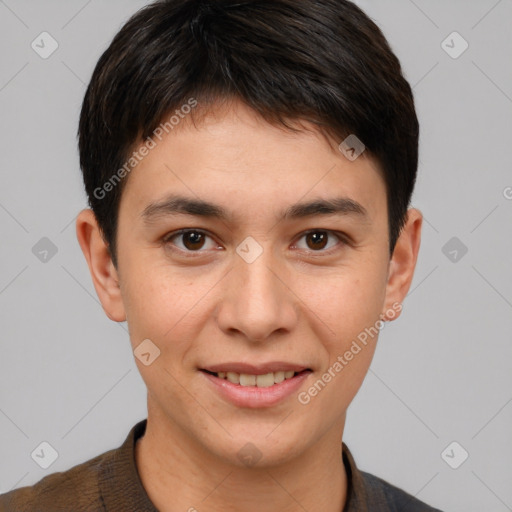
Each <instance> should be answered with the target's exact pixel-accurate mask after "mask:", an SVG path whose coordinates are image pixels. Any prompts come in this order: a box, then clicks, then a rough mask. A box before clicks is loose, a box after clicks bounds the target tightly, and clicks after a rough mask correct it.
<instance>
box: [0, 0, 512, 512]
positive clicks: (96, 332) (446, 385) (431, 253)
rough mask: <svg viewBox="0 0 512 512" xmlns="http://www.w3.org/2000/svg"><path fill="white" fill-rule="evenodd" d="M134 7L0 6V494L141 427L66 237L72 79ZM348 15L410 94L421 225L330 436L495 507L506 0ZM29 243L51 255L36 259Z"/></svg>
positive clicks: (134, 387)
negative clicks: (379, 38) (362, 24)
mask: <svg viewBox="0 0 512 512" xmlns="http://www.w3.org/2000/svg"><path fill="white" fill-rule="evenodd" d="M145 3H146V2H144V1H135V0H130V1H127V0H109V1H108V2H106V1H103V2H100V1H99V0H91V1H88V2H87V1H85V0H72V1H66V2H64V1H50V0H45V1H37V2H36V1H35V0H33V1H27V0H6V1H0V42H1V44H0V52H1V56H2V60H1V63H2V64H1V66H0V109H1V131H0V149H1V153H0V154H1V162H2V163H1V166H0V178H1V181H0V226H1V244H0V315H1V326H2V331H1V332H2V334H1V336H2V338H1V345H0V346H1V354H0V432H1V436H0V443H1V444H0V447H1V458H0V492H6V491H8V490H10V489H13V488H16V487H21V486H25V485H30V484H33V483H35V482H36V481H38V480H40V479H41V478H42V477H43V476H45V475H46V474H49V473H52V472H55V471H62V470H65V469H67V468H69V467H71V466H73V465H75V464H78V463H79V462H83V461H85V460H87V459H89V458H92V457H93V456H95V455H97V454H99V453H101V452H103V451H106V450H108V449H110V448H113V447H116V446H118V445H119V444H120V443H121V442H122V441H123V440H124V438H125V436H126V434H127V433H128V430H129V429H130V428H131V426H132V425H133V424H134V423H135V422H136V421H138V420H140V419H142V418H144V417H145V416H146V407H145V398H146V396H145V388H144V385H143V382H142V379H141V378H140V376H139V374H138V372H137V368H136V366H135V363H134V361H133V355H132V353H131V350H130V349H129V340H128V335H127V330H126V325H125V324H116V323H113V322H111V321H110V320H108V318H107V317H106V316H105V314H104V313H103V310H102V308H101V306H100V305H99V302H98V300H97V298H96V294H95V291H94V288H93V286H92V283H91V279H90V276H89V273H88V269H87V266H86V263H85V260H84V258H83V256H82V253H81V251H80V248H79V246H78V243H77V241H76V237H75V231H74V219H75V216H76V214H77V213H78V211H79V210H80V209H82V208H83V207H85V206H86V201H85V195H84V192H83V191H82V183H81V177H80V173H79V167H78V158H77V150H76V138H75V134H76V128H77V121H78V114H79V108H80V104H81V101H82V99H83V95H84V92H85V84H86V83H87V81H88V79H89V78H90V75H91V73H92V70H93V67H94V65H95V63H96V61H97V59H98V58H99V56H100V54H101V52H102V51H103V50H104V49H105V47H106V45H107V44H108V42H109V41H110V40H111V38H112V37H113V35H114V33H115V32H116V31H117V30H118V29H119V28H120V27H121V25H122V24H123V22H124V21H125V20H126V19H127V18H128V17H129V15H131V14H132V13H133V12H135V10H136V9H137V8H139V7H140V6H142V5H144V4H145ZM358 4H359V5H360V6H361V7H362V8H363V9H365V10H366V12H367V13H368V14H369V15H370V16H371V17H372V18H373V19H374V20H375V21H376V22H377V23H378V24H379V26H381V28H382V29H383V31H384V33H385V35H386V36H387V37H388V39H389V41H390V43H391V45H392V47H393V49H394V50H395V52H396V53H397V55H398V56H399V58H400V59H401V61H402V64H403V67H404V70H405V73H406V76H407V78H408V79H409V81H410V82H411V84H412V85H413V86H414V91H415V97H416V102H417V109H418V115H419V118H420V123H421V128H422V133H421V156H420V168H419V179H418V185H417V189H416V192H415V196H414V200H413V206H416V207H418V208H420V209H421V210H422V211H423V213H424V215H425V220H426V222H425V225H424V232H423V241H422V247H421V252H420V257H419V262H418V267H417V271H416V275H415V279H414V282H413V285H412V287H411V291H410V293H409V296H408V298H407V299H406V301H405V304H404V313H403V315H402V317H401V318H400V319H399V320H398V321H396V322H392V323H390V324H387V325H386V327H385V329H384V330H383V332H382V334H381V338H380V341H379V345H378V349H377V353H376V355H375V359H374V362H373V364H372V367H371V370H370V372H369V374H368V377H367V379H366V381H365V383H364V385H363V388H362V389H361V391H360V393H359V395H358V396H357V398H356V399H355V401H354V403H353V405H352V406H351V408H350V410H349V415H348V425H347V428H346V433H345V437H344V440H345V442H346V443H347V444H348V445H349V447H350V448H351V450H352V451H353V453H354V455H355V458H356V461H357V462H358V465H359V466H360V467H361V468H362V469H364V470H367V471H369V472H373V473H375V474H377V475H380V476H383V477H384V478H385V479H387V480H388V481H390V482H392V483H394V484H395V485H398V486H400V487H402V488H404V489H405V490H407V491H408V492H409V493H411V494H414V495H417V496H418V497H419V498H420V499H422V500H424V501H427V502H429V503H431V504H433V505H435V506H437V507H439V508H442V509H443V510H446V511H454V512H455V511H481V510H485V511H496V512H501V511H506V510H512V485H511V482H512V428H511V427H512V403H511V402H512V371H511V366H512V365H511V361H512V344H511V333H512V269H511V261H512V258H511V254H512V237H511V234H512V230H511V226H512V222H511V221H512V172H511V153H512V73H511V72H512V30H511V28H512V1H511V0H501V1H496V0H472V1H462V0H459V1H453V0H451V1H449V2H448V1H443V0H415V1H414V2H413V1H412V0H384V1H383V0H379V1H377V0H373V1H372V0H360V1H359V2H358ZM43 31H47V32H49V33H50V34H51V35H52V37H53V38H54V39H55V40H56V41H57V42H58V45H59V47H58V49H57V50H56V51H55V53H53V54H52V55H51V56H50V57H49V58H47V59H42V58H41V57H40V56H39V55H38V54H37V53H36V52H35V51H34V50H33V49H32V48H31V42H32V41H33V40H35V39H36V38H37V36H38V35H39V34H40V33H41V32H43ZM453 31H457V32H458V33H459V34H461V36H462V37H463V38H464V39H465V40H466V41H467V42H468V43H469V48H468V49H467V51H465V52H464V53H463V54H462V55H460V56H459V57H458V58H456V59H454V58H452V57H451V56H449V55H448V54H447V53H446V51H445V49H448V50H450V51H451V52H452V53H453V52H454V51H457V50H460V49H461V48H462V46H461V44H462V43H461V40H459V39H453V37H452V39H450V38H449V39H448V41H447V43H445V46H444V48H443V46H442V44H441V43H442V41H443V40H445V39H446V37H447V36H448V35H449V34H451V33H452V32H453ZM452 40H453V42H452ZM36 42H37V39H36ZM446 44H448V45H449V46H453V48H451V49H449V48H446ZM46 48H48V45H46ZM507 187H509V188H507ZM43 237H47V238H48V239H50V240H51V242H52V243H53V244H54V245H55V246H56V248H57V250H58V252H57V253H56V254H54V255H52V252H51V251H50V252H49V253H48V254H47V255H46V261H41V258H43V254H42V253H40V252H38V251H41V250H44V249H45V247H46V246H45V244H48V242H47V241H46V242H44V241H43V242H40V244H43V245H42V246H39V245H38V246H36V249H35V250H34V251H33V247H34V246H35V245H36V244H37V243H38V242H39V241H40V239H41V238H43ZM452 237H457V240H455V241H452V244H454V245H448V246H447V247H445V244H446V243H447V242H448V241H449V240H450V239H451V238H452ZM41 247H42V249H41ZM443 247H445V248H444V249H443ZM464 247H466V248H467V254H464V255H463V249H464ZM454 250H455V251H456V253H454V252H453V251H454ZM34 252H35V254H34ZM454 259H455V261H453V260H454ZM42 441H47V442H49V443H50V444H51V445H52V446H53V447H55V449H56V450H57V451H58V453H59V457H58V458H57V460H56V461H55V462H54V464H53V465H52V466H50V467H49V468H48V469H46V470H44V469H41V468H40V467H39V466H38V465H37V464H36V463H35V462H34V460H32V458H31V456H30V454H31V453H32V452H33V450H34V449H35V448H36V447H38V446H39V444H40V443H41V442H42ZM453 441H456V442H457V443H459V445H460V446H462V447H463V449H465V450H466V451H467V452H468V453H469V457H468V459H467V460H466V461H465V462H464V463H463V464H462V465H460V467H458V469H452V468H451V467H450V466H449V465H448V464H447V462H445V461H447V460H449V461H450V462H451V463H452V465H453V464H455V463H459V462H460V460H461V459H460V453H461V449H460V448H456V449H455V450H454V451H453V452H452V451H451V450H448V455H449V457H448V458H447V456H446V455H445V457H444V459H443V457H442V456H441V454H442V453H443V451H444V450H445V448H446V447H447V446H448V445H449V444H450V443H452V442H453Z"/></svg>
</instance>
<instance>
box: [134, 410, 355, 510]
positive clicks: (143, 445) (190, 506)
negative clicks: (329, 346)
mask: <svg viewBox="0 0 512 512" xmlns="http://www.w3.org/2000/svg"><path fill="white" fill-rule="evenodd" d="M149 412H150V411H149V410H148V422H147V427H146V432H145V434H144V436H143V437H142V438H141V439H139V440H138V442H137V444H136V447H135V460H136V465H137V470H138V473H139V475H140V478H141V481H142V484H143V486H144V488H145V490H146V492H147V494H148V496H149V498H150V500H151V501H152V502H153V504H154V505H155V507H156V508H157V509H158V510H159V511H160V512H178V511H180V512H183V511H188V512H197V511H200V510H208V511H212V512H221V511H222V512H226V511H233V512H234V511H238V510H244V512H260V511H261V510H265V511H268V512H299V511H300V512H303V511H304V510H308V511H309V512H314V511H322V512H340V511H341V510H343V507H344V504H345V500H346V494H347V478H346V473H345V468H344V466H343V460H342V455H341V437H342V433H343V423H344V419H343V422H342V424H341V426H340V423H339V422H338V423H336V424H335V425H334V426H333V427H332V428H331V429H330V430H329V431H327V432H326V433H325V434H324V435H323V436H322V437H321V438H320V439H319V440H318V442H317V443H316V444H314V445H311V446H310V447H309V448H308V449H307V450H306V451H304V452H302V453H301V454H300V455H299V456H297V457H295V458H293V459H285V460H284V461H283V462H282V463H279V464H273V465H263V464H258V466H257V467H256V466H255V467H244V466H242V467H240V465H234V464H230V463H229V461H226V460H220V459H219V457H216V456H215V455H214V454H212V453H211V452H208V451H206V450H205V448H204V447H202V446H198V445H197V443H194V440H193V439H190V437H189V436H188V435H187V433H185V432H183V431H181V429H179V428H178V427H177V426H176V425H175V424H172V423H170V422H169V420H168V419H167V421H163V418H162V417H158V418H152V417H151V415H150V414H149Z"/></svg>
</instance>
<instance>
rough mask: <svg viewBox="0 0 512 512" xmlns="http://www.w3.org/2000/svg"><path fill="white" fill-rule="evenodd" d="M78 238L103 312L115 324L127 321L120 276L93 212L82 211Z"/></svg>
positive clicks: (77, 226)
mask: <svg viewBox="0 0 512 512" xmlns="http://www.w3.org/2000/svg"><path fill="white" fill-rule="evenodd" d="M76 236H77V238H78V243H79V244H80V247H81V248H82V252H83V253H84V256H85V259H86V260H87V265H88V266H89V271H90V273H91V277H92V281H93V284H94V288H95V289H96V293H97V295H98V298H99V299H100V302H101V305H102V306H103V310H104V311H105V313H106V315H107V316H108V317H109V318H110V319H111V320H114V322H124V321H125V320H126V313H125V310H124V304H123V300H122V297H121V289H120V287H119V277H118V273H117V270H116V268H115V266H114V264H113V263H112V258H111V256H110V250H109V247H108V245H107V244H106V243H105V241H104V240H103V236H102V233H101V230H100V227H99V225H98V223H97V221H96V216H95V215H94V213H93V211H92V210H90V209H86V210H82V211H81V212H80V213H79V214H78V217H77V219H76Z"/></svg>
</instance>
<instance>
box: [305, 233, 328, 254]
mask: <svg viewBox="0 0 512 512" xmlns="http://www.w3.org/2000/svg"><path fill="white" fill-rule="evenodd" d="M328 238H329V235H328V234H327V232H326V231H313V232H312V233H308V234H307V235H306V243H307V244H308V247H309V248H310V249H313V250H319V249H323V248H325V246H326V245H327V241H328Z"/></svg>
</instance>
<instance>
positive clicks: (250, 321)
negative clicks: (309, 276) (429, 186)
mask: <svg viewBox="0 0 512 512" xmlns="http://www.w3.org/2000/svg"><path fill="white" fill-rule="evenodd" d="M270 253H271V251H270V250H265V251H263V254H261V255H260V256H259V257H258V258H257V259H256V260H255V261H253V262H252V263H248V262H246V261H244V260H243V259H242V258H239V257H238V255H236V257H235V262H234V265H233V268H232V270H231V271H230V272H229V273H228V275H227V276H226V279H224V280H223V293H222V295H221V298H220V299H219V300H220V302H219V304H218V306H217V308H216V316H217V323H218V326H219V328H220V329H221V330H222V331H223V332H224V333H226V334H227V335H231V336H233V334H235V333H238V334H240V335H243V337H245V338H246V339H247V340H249V341H254V342H263V341H265V340H269V339H270V338H272V339H274V336H272V335H273V334H277V333H281V334H284V333H287V332H291V331H293V329H294V327H295V326H296V325H297V322H298V318H299V315H298V311H299V306H298V304H299V299H298V298H297V297H296V296H295V295H294V293H293V292H292V291H291V289H290V283H288V282H287V281H288V280H289V276H288V273H287V272H285V270H284V269H283V266H282V265H278V264H277V262H276V261H275V260H273V258H272V255H271V254H270Z"/></svg>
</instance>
